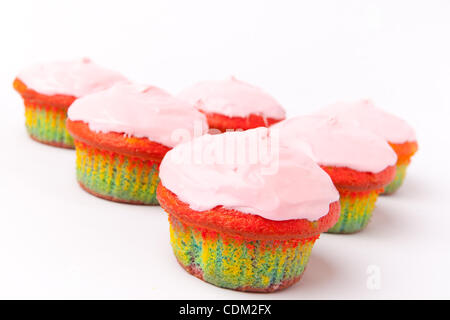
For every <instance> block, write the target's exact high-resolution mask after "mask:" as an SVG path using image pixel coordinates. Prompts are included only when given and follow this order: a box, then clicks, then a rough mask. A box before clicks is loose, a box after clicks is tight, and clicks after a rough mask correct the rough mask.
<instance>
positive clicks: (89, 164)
mask: <svg viewBox="0 0 450 320" xmlns="http://www.w3.org/2000/svg"><path fill="white" fill-rule="evenodd" d="M67 128H68V130H69V132H70V134H71V135H72V136H73V137H74V140H75V147H76V155H77V160H76V170H77V180H78V182H79V184H80V186H81V187H82V188H83V189H85V190H86V191H88V192H90V193H91V194H94V195H96V196H99V197H101V198H105V199H108V200H113V201H118V202H126V203H135V204H157V203H158V202H157V200H156V186H157V184H158V182H159V177H158V168H159V164H160V163H161V160H162V158H163V157H164V155H165V154H166V152H167V151H169V150H170V149H171V148H172V147H174V146H175V145H176V144H177V143H181V142H183V141H186V140H189V139H191V138H192V137H193V136H194V134H198V135H201V134H203V133H204V132H206V130H207V124H206V119H205V117H204V115H203V114H201V113H200V112H198V111H197V110H195V109H194V108H193V107H192V106H190V105H189V104H187V103H186V102H184V101H181V100H179V99H176V98H175V97H173V96H171V95H170V94H168V93H167V92H165V91H163V90H162V89H159V88H157V87H153V86H143V85H137V84H132V83H122V84H117V85H114V86H113V87H111V88H109V89H107V90H103V91H101V92H97V93H95V94H91V95H89V96H86V97H83V98H80V99H78V100H76V101H75V102H74V103H73V105H72V106H71V107H70V109H69V113H68V121H67ZM196 130H197V132H196ZM180 139H181V140H180ZM183 139H184V140H183Z"/></svg>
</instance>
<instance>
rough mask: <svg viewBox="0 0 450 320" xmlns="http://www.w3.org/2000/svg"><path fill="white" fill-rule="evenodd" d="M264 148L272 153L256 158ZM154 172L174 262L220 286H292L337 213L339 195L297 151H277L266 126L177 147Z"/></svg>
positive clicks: (260, 288)
mask: <svg viewBox="0 0 450 320" xmlns="http://www.w3.org/2000/svg"><path fill="white" fill-rule="evenodd" d="M231 145H235V146H247V147H245V148H242V149H240V148H239V147H236V148H230V147H229V146H231ZM227 146H228V147H227ZM267 148H269V149H270V148H272V150H273V151H274V152H270V156H269V157H264V161H263V160H262V159H263V158H259V160H258V156H257V154H260V153H259V152H263V153H264V151H265V150H268V149H267ZM267 154H268V153H267ZM199 155H203V157H200V158H198V156H199ZM224 155H225V157H224ZM191 159H194V161H192V160H191ZM160 177H161V182H160V184H159V186H158V191H157V194H158V195H157V197H158V200H159V203H160V204H161V207H162V208H163V209H164V210H165V211H167V213H168V215H169V222H170V241H171V245H172V248H173V252H174V254H175V257H176V259H177V260H178V262H179V263H180V265H181V266H182V267H183V268H184V269H185V270H186V271H187V272H189V273H190V274H192V275H194V276H195V277H198V278H200V279H202V280H204V281H206V282H209V283H211V284H214V285H216V286H219V287H223V288H228V289H234V290H241V291H255V292H271V291H276V290H280V289H282V288H286V287H288V286H291V285H292V284H294V283H295V282H297V281H298V280H299V279H300V277H301V276H302V275H303V272H304V270H305V267H306V265H307V262H308V259H309V256H310V253H311V249H312V247H313V245H314V242H315V241H316V240H317V238H318V237H319V234H320V233H321V232H323V231H326V230H328V229H329V228H330V227H331V226H333V225H334V224H335V223H336V221H337V219H338V217H339V202H338V200H339V194H338V192H337V190H336V189H335V187H334V186H333V183H332V181H331V179H330V178H329V176H328V175H327V174H326V173H325V172H324V171H323V170H322V169H320V167H319V166H317V165H316V164H315V163H314V162H313V161H312V160H311V159H310V158H309V157H307V156H306V155H304V154H303V153H302V152H300V151H297V150H290V149H287V148H282V149H279V148H278V144H277V140H276V136H271V135H270V133H269V131H268V129H266V128H258V129H253V130H248V131H245V132H227V133H224V134H219V135H217V134H216V135H209V134H208V135H205V136H203V137H200V138H196V139H194V140H193V141H191V142H188V143H185V144H182V145H178V146H177V147H175V148H174V149H173V150H171V151H169V152H168V153H167V155H166V157H165V158H164V159H163V162H162V163H161V167H160ZM293 185H295V188H292V186H293Z"/></svg>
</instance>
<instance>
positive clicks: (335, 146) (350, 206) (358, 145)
mask: <svg viewBox="0 0 450 320" xmlns="http://www.w3.org/2000/svg"><path fill="white" fill-rule="evenodd" d="M271 130H273V131H275V130H277V131H278V132H279V134H280V144H281V145H282V146H284V147H287V148H292V149H300V150H302V151H304V152H305V153H307V154H308V155H309V156H310V157H311V158H312V159H314V160H315V161H316V162H317V164H319V165H320V166H321V167H322V168H323V169H324V170H325V171H326V172H327V173H328V174H329V175H330V177H331V180H333V183H334V185H335V186H336V188H337V189H338V190H339V194H340V204H341V216H340V218H339V221H338V222H337V223H336V225H334V226H333V227H332V228H331V229H330V230H328V232H331V233H353V232H357V231H360V230H362V229H363V228H365V227H366V225H367V224H368V222H369V220H370V218H371V216H372V211H373V209H374V207H375V202H376V200H377V198H378V194H379V193H381V192H382V191H383V189H384V188H385V187H386V186H387V185H388V184H389V183H391V182H392V180H393V179H394V177H395V163H396V161H397V156H396V154H395V152H394V151H393V150H392V148H391V147H390V146H389V144H388V143H387V142H386V141H384V139H382V138H380V137H379V136H377V135H375V134H373V133H372V132H370V131H367V130H365V129H363V128H361V127H359V126H357V125H355V124H353V123H351V122H345V121H340V120H338V119H336V118H330V117H327V116H320V115H315V116H302V117H295V118H291V119H288V120H285V121H283V122H280V123H279V124H277V125H275V126H273V127H272V128H271Z"/></svg>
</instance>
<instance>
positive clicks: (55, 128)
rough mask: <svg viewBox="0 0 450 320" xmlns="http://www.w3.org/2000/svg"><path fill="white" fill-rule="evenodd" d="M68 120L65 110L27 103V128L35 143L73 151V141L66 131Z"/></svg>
mask: <svg viewBox="0 0 450 320" xmlns="http://www.w3.org/2000/svg"><path fill="white" fill-rule="evenodd" d="M66 119H67V112H66V110H65V109H62V108H57V107H48V106H41V105H36V104H32V103H28V102H25V126H26V128H27V131H28V134H29V135H30V137H31V138H32V139H33V140H35V141H38V142H41V143H45V144H48V145H51V146H55V147H60V148H69V149H73V148H74V143H73V139H72V137H71V136H70V134H69V133H68V132H67V130H66Z"/></svg>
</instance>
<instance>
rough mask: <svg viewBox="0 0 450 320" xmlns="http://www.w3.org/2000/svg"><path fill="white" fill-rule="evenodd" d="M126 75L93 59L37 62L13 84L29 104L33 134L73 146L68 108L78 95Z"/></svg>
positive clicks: (27, 115)
mask: <svg viewBox="0 0 450 320" xmlns="http://www.w3.org/2000/svg"><path fill="white" fill-rule="evenodd" d="M125 80H126V79H125V78H124V77H123V76H122V75H120V74H119V73H117V72H114V71H111V70H107V69H104V68H102V67H99V66H97V65H96V64H94V63H92V62H91V61H90V60H89V59H86V58H85V59H80V60H75V61H58V62H52V63H45V64H37V65H34V66H32V67H30V68H28V69H25V70H23V71H22V72H21V73H20V74H19V75H18V76H17V78H16V79H15V80H14V83H13V86H14V89H16V91H17V92H19V94H20V95H21V96H22V98H23V100H24V104H25V126H26V128H27V131H28V134H29V135H30V137H31V138H32V139H34V140H36V141H39V142H42V143H45V144H49V145H52V146H56V147H63V148H73V147H74V144H73V139H72V137H71V136H70V135H69V133H68V132H67V130H66V118H67V109H68V108H69V106H70V105H71V104H72V103H73V102H74V101H75V100H76V99H78V98H80V97H83V96H85V95H88V94H91V93H94V92H97V91H100V90H104V89H106V88H109V87H110V86H112V85H113V84H115V83H117V82H121V81H125Z"/></svg>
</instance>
